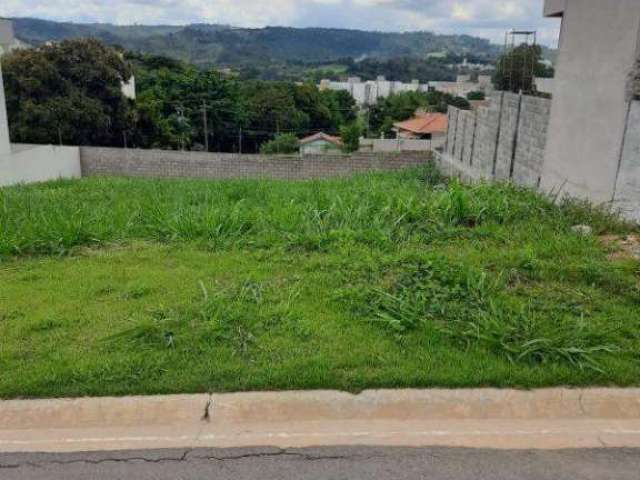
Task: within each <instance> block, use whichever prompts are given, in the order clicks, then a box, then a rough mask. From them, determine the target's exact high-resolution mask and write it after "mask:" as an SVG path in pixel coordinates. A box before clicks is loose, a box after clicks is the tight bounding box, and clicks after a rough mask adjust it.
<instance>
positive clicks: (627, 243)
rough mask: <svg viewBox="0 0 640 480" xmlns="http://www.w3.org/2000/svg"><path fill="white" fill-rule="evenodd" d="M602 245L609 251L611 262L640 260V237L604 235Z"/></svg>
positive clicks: (601, 238)
mask: <svg viewBox="0 0 640 480" xmlns="http://www.w3.org/2000/svg"><path fill="white" fill-rule="evenodd" d="M600 241H601V242H602V244H603V245H604V246H605V247H607V248H608V249H609V251H610V252H611V253H609V260H613V261H615V260H629V259H633V260H640V235H603V236H601V237H600Z"/></svg>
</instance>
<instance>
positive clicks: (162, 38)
mask: <svg viewBox="0 0 640 480" xmlns="http://www.w3.org/2000/svg"><path fill="white" fill-rule="evenodd" d="M14 23H15V29H16V34H17V36H18V37H19V38H20V39H22V40H24V41H26V42H29V43H32V44H34V45H40V44H42V43H44V42H46V41H48V40H54V41H60V40H63V39H74V38H86V37H94V38H97V39H99V40H101V41H103V42H105V43H108V44H109V45H120V46H122V47H123V48H125V49H127V50H131V51H134V52H142V53H149V54H155V55H166V56H169V57H172V58H174V59H178V60H181V61H185V62H188V63H191V64H194V65H197V66H198V67H201V68H203V69H209V68H212V67H232V68H234V69H237V70H240V71H242V72H246V73H247V75H248V76H252V75H253V78H262V79H265V80H294V78H286V77H283V76H282V75H287V74H288V72H289V71H291V70H292V71H293V72H292V73H297V72H300V71H301V70H302V69H299V68H298V69H296V68H295V67H300V66H301V64H302V63H314V62H327V63H329V62H334V61H336V60H337V59H344V58H347V57H351V58H362V57H364V56H366V57H377V58H393V57H399V56H410V57H416V58H424V57H425V56H426V55H427V54H428V53H429V52H446V53H448V54H450V55H457V56H459V57H461V56H462V55H466V54H469V52H472V53H473V58H474V59H475V57H479V58H485V59H487V58H488V59H491V60H495V58H496V57H497V55H498V54H499V52H500V50H501V48H500V47H499V46H498V45H494V44H491V43H490V42H489V40H486V39H481V38H477V37H471V36H468V35H436V34H434V33H431V32H411V33H383V32H366V31H358V30H343V29H323V28H281V27H267V28H255V29H253V28H231V27H229V26H223V25H202V24H199V25H187V26H183V27H175V26H143V25H135V26H118V25H109V24H76V23H58V22H52V21H46V20H39V19H32V18H20V19H15V20H14ZM252 72H253V73H252ZM380 74H383V73H380ZM295 80H302V78H295Z"/></svg>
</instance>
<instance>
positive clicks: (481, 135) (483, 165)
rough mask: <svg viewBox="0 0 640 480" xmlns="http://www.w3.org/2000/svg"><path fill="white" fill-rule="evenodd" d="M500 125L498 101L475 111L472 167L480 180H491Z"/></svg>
mask: <svg viewBox="0 0 640 480" xmlns="http://www.w3.org/2000/svg"><path fill="white" fill-rule="evenodd" d="M499 124H500V100H499V99H496V100H494V101H492V102H491V104H490V105H489V106H488V107H481V108H479V109H478V110H476V142H475V146H474V150H473V166H474V167H475V168H476V169H477V171H478V174H479V175H480V176H481V177H482V178H493V165H494V162H495V156H496V148H497V146H498V134H499V128H498V126H499Z"/></svg>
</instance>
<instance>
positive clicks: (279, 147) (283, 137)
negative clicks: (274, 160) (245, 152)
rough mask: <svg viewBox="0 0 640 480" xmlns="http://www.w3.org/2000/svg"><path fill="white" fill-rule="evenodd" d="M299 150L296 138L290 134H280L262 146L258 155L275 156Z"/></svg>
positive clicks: (298, 142)
mask: <svg viewBox="0 0 640 480" xmlns="http://www.w3.org/2000/svg"><path fill="white" fill-rule="evenodd" d="M299 149H300V141H299V140H298V137H296V136H295V135H293V134H291V133H282V134H280V135H277V136H276V137H275V138H274V139H273V140H270V141H268V142H266V143H263V144H262V147H260V153H262V154H265V155H275V154H280V153H296V152H297V151H298V150H299Z"/></svg>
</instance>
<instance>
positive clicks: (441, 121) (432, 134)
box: [393, 111, 449, 140]
mask: <svg viewBox="0 0 640 480" xmlns="http://www.w3.org/2000/svg"><path fill="white" fill-rule="evenodd" d="M393 126H394V130H395V131H396V132H397V134H398V137H399V138H411V139H422V140H434V139H436V138H439V137H445V136H446V135H447V130H448V128H449V119H448V117H447V114H445V113H430V112H420V111H418V112H416V116H415V117H413V118H411V119H409V120H406V121H404V122H397V123H394V124H393Z"/></svg>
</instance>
